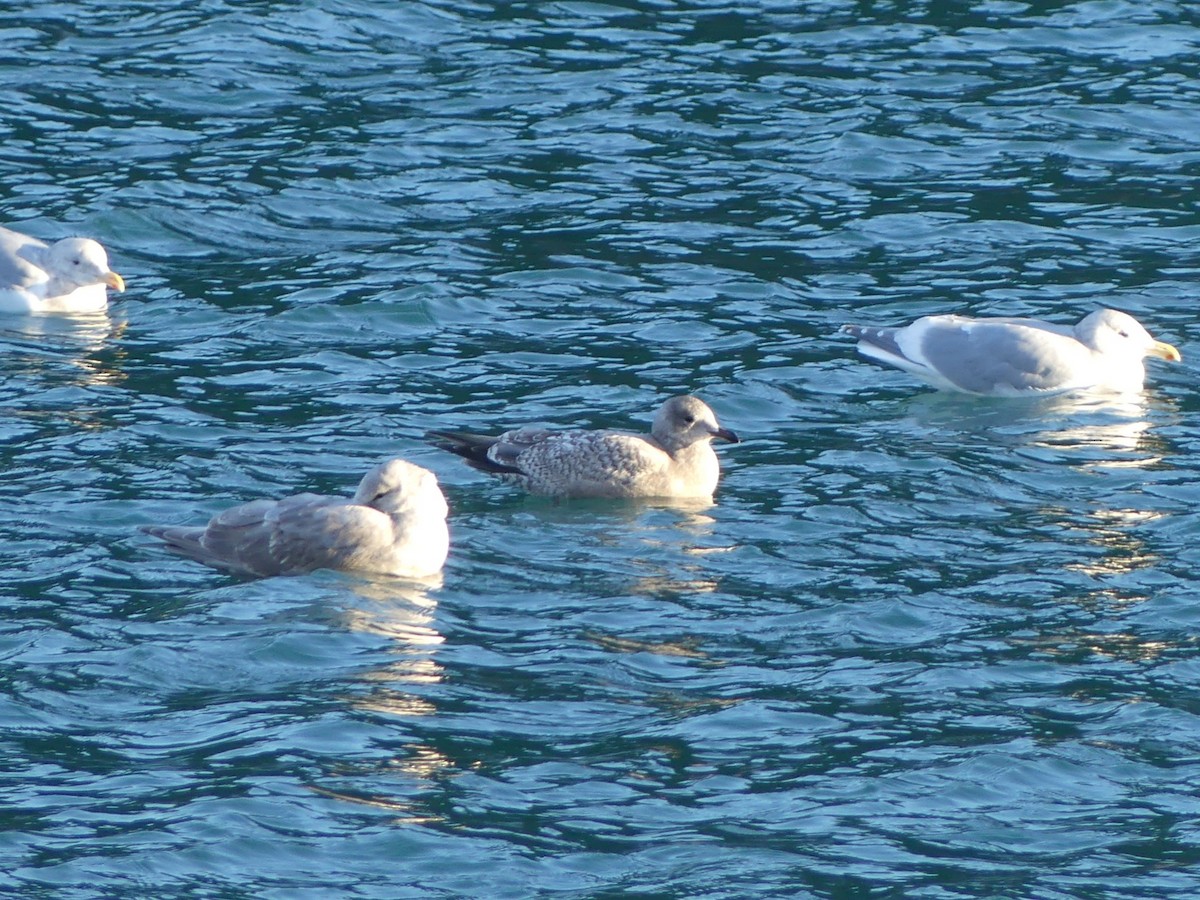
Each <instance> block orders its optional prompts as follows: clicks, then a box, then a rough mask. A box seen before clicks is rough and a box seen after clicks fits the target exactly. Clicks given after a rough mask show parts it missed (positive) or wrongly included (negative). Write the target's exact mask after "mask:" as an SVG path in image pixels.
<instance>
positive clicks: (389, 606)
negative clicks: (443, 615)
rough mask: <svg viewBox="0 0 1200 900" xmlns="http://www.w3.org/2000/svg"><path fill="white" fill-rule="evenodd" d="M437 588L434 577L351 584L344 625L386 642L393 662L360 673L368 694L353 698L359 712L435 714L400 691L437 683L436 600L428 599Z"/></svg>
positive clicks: (424, 703)
mask: <svg viewBox="0 0 1200 900" xmlns="http://www.w3.org/2000/svg"><path fill="white" fill-rule="evenodd" d="M441 586H442V579H441V576H440V575H439V576H436V577H434V578H431V579H425V580H423V581H409V580H401V579H395V580H391V579H384V578H377V579H370V578H364V579H362V580H361V581H356V582H355V584H354V585H353V587H352V589H351V590H352V592H353V594H354V601H355V602H354V605H352V606H350V605H348V606H347V607H346V608H344V609H343V611H342V616H343V619H344V621H345V624H346V626H347V627H348V628H349V629H350V630H351V631H357V632H362V633H365V634H374V635H379V636H381V637H385V638H388V639H389V640H390V641H391V642H392V651H391V652H392V654H393V655H394V656H395V660H394V661H393V662H391V663H388V664H387V665H385V666H382V667H377V668H375V669H371V670H370V671H368V672H366V673H364V674H363V676H362V678H363V680H364V681H366V682H368V683H370V684H371V685H372V690H371V691H370V693H369V694H367V695H366V696H365V697H360V698H358V699H356V701H355V705H356V706H358V707H359V708H360V709H365V710H370V711H372V712H379V713H387V714H390V715H396V716H425V715H431V714H433V713H434V712H435V711H436V710H435V709H434V707H433V705H432V704H431V703H429V702H428V701H426V700H424V699H422V698H420V697H417V696H414V695H413V694H411V693H409V692H406V691H405V690H404V686H405V685H429V684H437V683H438V682H440V681H441V680H442V674H443V669H442V667H441V665H439V664H438V663H437V661H436V660H435V659H434V655H435V653H436V652H437V648H438V647H440V646H441V645H442V643H444V641H445V638H444V637H443V636H442V635H441V634H440V633H439V632H438V631H437V629H436V628H435V627H434V613H435V612H436V611H437V600H435V599H434V598H433V597H432V596H430V591H432V590H437V589H438V588H440V587H441Z"/></svg>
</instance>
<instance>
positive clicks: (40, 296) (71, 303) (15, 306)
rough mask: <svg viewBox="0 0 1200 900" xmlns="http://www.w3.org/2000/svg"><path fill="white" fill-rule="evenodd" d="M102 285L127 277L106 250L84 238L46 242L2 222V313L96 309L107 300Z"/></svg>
mask: <svg viewBox="0 0 1200 900" xmlns="http://www.w3.org/2000/svg"><path fill="white" fill-rule="evenodd" d="M106 288H112V289H113V290H114V291H117V292H118V293H119V292H121V291H124V290H125V281H124V279H122V278H121V276H120V275H118V274H117V273H116V272H114V271H112V269H110V268H109V267H108V254H106V253H105V252H104V248H103V247H101V246H100V245H99V244H98V243H96V242H95V241H93V240H90V239H88V238H78V237H71V238H63V239H62V240H61V241H56V242H55V243H53V244H50V245H48V246H47V245H46V244H44V243H42V242H41V241H39V240H38V239H37V238H32V237H29V236H28V235H24V234H21V233H20V232H17V231H13V230H11V229H9V228H2V227H0V312H3V313H41V312H61V313H96V312H100V311H102V310H103V309H104V308H105V307H106V306H107V305H108V293H107V291H106Z"/></svg>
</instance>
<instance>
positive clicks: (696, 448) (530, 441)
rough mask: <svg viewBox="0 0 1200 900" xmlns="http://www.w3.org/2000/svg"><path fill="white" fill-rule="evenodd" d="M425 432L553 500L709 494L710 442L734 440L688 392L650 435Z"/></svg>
mask: <svg viewBox="0 0 1200 900" xmlns="http://www.w3.org/2000/svg"><path fill="white" fill-rule="evenodd" d="M428 436H429V437H430V438H434V439H435V442H436V443H437V446H439V447H441V448H442V449H444V450H449V451H450V452H451V453H457V454H458V455H459V456H461V457H463V458H464V459H466V461H467V462H468V463H469V464H470V465H472V466H474V467H475V468H477V469H480V470H482V471H484V472H490V473H493V474H496V475H499V476H501V477H502V478H504V479H505V480H508V481H512V482H515V483H516V484H519V485H521V486H522V487H524V488H525V489H526V490H528V491H529V492H530V493H534V494H544V495H548V496H553V497H627V498H628V497H646V498H650V497H671V498H705V497H712V494H713V491H715V490H716V487H717V480H718V479H719V477H720V474H721V471H720V463H719V462H718V461H717V455H716V453H714V452H713V449H712V441H713V440H722V441H728V442H730V443H734V444H736V443H737V442H738V436H737V435H736V434H734V433H733V432H732V431H730V430H729V429H727V428H722V427H721V426H720V424H719V423H718V422H717V417H716V415H715V414H714V413H713V411H712V410H711V409H709V408H708V406H707V405H706V404H705V403H704V401H702V400H700V399H699V398H698V397H692V396H680V397H672V398H671V399H670V400H668V401H667V402H666V403H664V404H663V405H662V407H661V408H660V409H659V411H658V414H657V415H656V416H655V417H654V424H653V426H652V427H651V429H650V433H649V434H631V433H628V432H623V431H581V430H576V431H547V430H545V429H541V428H519V429H516V430H513V431H506V432H504V433H503V434H501V435H498V436H492V435H480V434H471V433H468V432H462V431H431V432H429V434H428Z"/></svg>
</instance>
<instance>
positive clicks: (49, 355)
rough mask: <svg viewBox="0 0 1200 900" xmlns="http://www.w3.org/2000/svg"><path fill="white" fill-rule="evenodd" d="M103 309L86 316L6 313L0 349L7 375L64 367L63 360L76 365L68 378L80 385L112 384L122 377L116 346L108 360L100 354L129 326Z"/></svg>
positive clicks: (123, 374) (58, 370) (1, 332)
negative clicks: (73, 375) (72, 373)
mask: <svg viewBox="0 0 1200 900" xmlns="http://www.w3.org/2000/svg"><path fill="white" fill-rule="evenodd" d="M128 325H129V323H128V322H127V321H126V320H124V319H119V320H116V321H114V320H113V319H112V318H110V317H109V315H108V313H107V312H98V313H89V314H86V315H30V316H11V317H6V318H4V320H3V322H2V324H0V348H2V349H3V351H4V353H5V356H6V358H7V360H8V362H7V363H6V366H5V370H6V374H10V375H11V374H17V375H41V374H43V373H46V372H48V371H52V372H55V373H58V372H61V371H62V364H63V363H66V364H67V365H69V366H71V367H72V368H73V369H75V370H76V372H75V377H74V378H72V379H70V381H71V382H72V383H75V384H78V385H81V386H90V385H104V384H113V383H116V382H119V381H122V380H124V378H125V373H124V371H123V369H122V366H121V363H122V361H123V359H124V352H123V351H120V350H119V348H118V349H117V350H116V352H114V354H113V358H112V359H106V358H104V357H103V356H101V355H100V354H101V352H102V351H106V350H108V349H110V346H111V345H112V344H113V342H114V341H115V340H118V339H119V338H120V337H121V336H122V335H123V334H124V333H125V329H126V328H127V327H128Z"/></svg>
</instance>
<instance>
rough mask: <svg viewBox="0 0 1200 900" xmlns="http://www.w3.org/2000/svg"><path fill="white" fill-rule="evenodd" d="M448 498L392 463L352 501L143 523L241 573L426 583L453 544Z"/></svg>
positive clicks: (412, 469)
mask: <svg viewBox="0 0 1200 900" xmlns="http://www.w3.org/2000/svg"><path fill="white" fill-rule="evenodd" d="M446 514H447V509H446V498H445V497H444V496H443V495H442V491H441V488H439V487H438V482H437V477H436V476H435V475H434V474H433V473H432V472H430V471H429V470H428V469H423V468H421V467H420V466H417V465H414V464H412V463H410V462H406V461H405V460H402V459H391V460H388V461H387V462H385V463H382V464H381V465H378V466H376V467H375V468H374V469H372V470H371V471H370V472H368V473H367V474H366V475H365V476H363V479H362V481H361V482H360V483H359V485H358V490H357V491H355V493H354V496H353V497H350V498H346V497H330V496H326V495H323V494H296V495H295V496H292V497H285V498H284V499H282V500H252V501H251V502H249V503H244V504H242V505H241V506H235V507H233V508H232V509H227V510H225V511H224V512H221V513H218V514H217V515H215V516H213V518H212V519H211V520H210V521H209V523H208V524H207V525H205V526H202V527H184V526H175V525H144V526H142V528H141V530H142V531H144V532H146V533H147V534H149V535H151V536H153V537H156V538H158V539H159V540H161V541H163V542H165V543H166V546H167V549H168V550H171V551H173V552H175V553H178V554H180V555H182V556H187V557H190V558H192V559H194V560H196V561H198V562H202V563H204V564H205V565H208V566H213V567H214V568H218V569H225V570H227V571H230V572H234V573H237V574H242V575H256V576H267V575H297V574H300V573H303V572H311V571H313V570H315V569H340V570H342V571H348V572H365V573H372V574H381V575H399V576H404V577H409V578H425V577H428V576H430V575H434V574H436V573H437V572H438V571H440V570H441V568H442V565H443V563H445V561H446V554H447V552H448V550H449V546H450V537H449V532H448V530H447V528H446Z"/></svg>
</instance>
